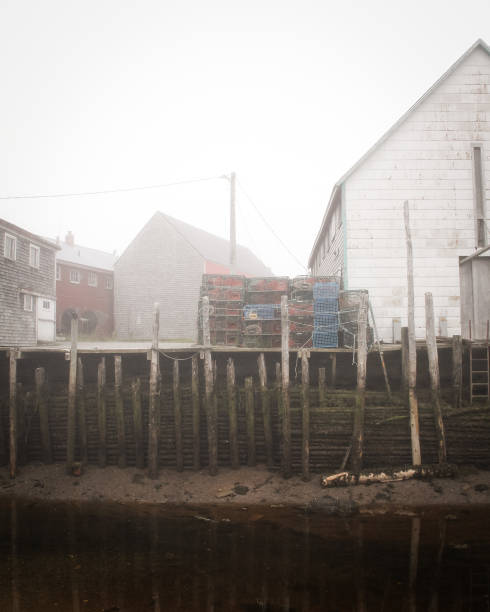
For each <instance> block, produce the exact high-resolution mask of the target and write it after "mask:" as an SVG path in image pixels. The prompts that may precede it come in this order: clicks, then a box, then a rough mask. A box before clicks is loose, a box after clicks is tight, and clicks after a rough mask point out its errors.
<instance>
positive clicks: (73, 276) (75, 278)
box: [70, 270, 80, 285]
mask: <svg viewBox="0 0 490 612" xmlns="http://www.w3.org/2000/svg"><path fill="white" fill-rule="evenodd" d="M70 283H75V284H77V285H78V284H79V283H80V272H79V270H70Z"/></svg>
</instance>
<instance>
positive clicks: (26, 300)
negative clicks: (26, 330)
mask: <svg viewBox="0 0 490 612" xmlns="http://www.w3.org/2000/svg"><path fill="white" fill-rule="evenodd" d="M22 295H23V304H22V305H23V308H24V310H25V311H27V312H33V310H34V296H33V295H31V294H30V293H23V294H22Z"/></svg>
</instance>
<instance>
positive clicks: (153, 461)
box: [148, 303, 160, 479]
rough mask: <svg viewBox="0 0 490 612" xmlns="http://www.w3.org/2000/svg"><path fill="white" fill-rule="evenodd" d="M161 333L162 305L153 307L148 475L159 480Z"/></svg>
mask: <svg viewBox="0 0 490 612" xmlns="http://www.w3.org/2000/svg"><path fill="white" fill-rule="evenodd" d="M159 332H160V305H159V304H157V303H155V304H154V306H153V335H152V342H151V362H150V401H149V408H148V475H149V477H150V478H153V479H155V478H158V461H159V453H158V450H159V449H158V439H159V436H160V384H159V382H160V376H159V375H160V353H159V352H158V337H159Z"/></svg>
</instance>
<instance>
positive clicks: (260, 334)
mask: <svg viewBox="0 0 490 612" xmlns="http://www.w3.org/2000/svg"><path fill="white" fill-rule="evenodd" d="M361 293H363V291H342V289H341V281H340V278H338V277H336V276H297V277H295V278H293V279H289V278H287V277H281V276H274V277H254V278H246V277H244V276H239V275H220V274H204V275H203V280H202V286H201V297H204V296H207V297H208V298H209V327H210V335H211V344H212V345H213V346H215V345H226V346H238V347H240V346H244V347H249V348H279V347H280V346H281V297H282V296H283V295H287V296H288V320H289V346H290V348H293V349H299V348H310V347H312V348H337V347H339V346H344V347H347V348H355V346H356V338H357V328H358V318H359V304H360V295H361ZM199 341H200V342H201V343H202V341H203V337H202V316H201V308H200V309H199ZM371 343H372V328H370V327H368V344H371Z"/></svg>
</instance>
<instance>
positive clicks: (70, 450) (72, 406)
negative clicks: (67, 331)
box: [66, 317, 78, 474]
mask: <svg viewBox="0 0 490 612" xmlns="http://www.w3.org/2000/svg"><path fill="white" fill-rule="evenodd" d="M77 348H78V317H73V318H72V320H71V348H70V373H69V378H68V418H67V439H66V472H67V474H71V473H72V470H73V463H74V461H75V438H76V430H77V420H76V403H77V359H78V356H77Z"/></svg>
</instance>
